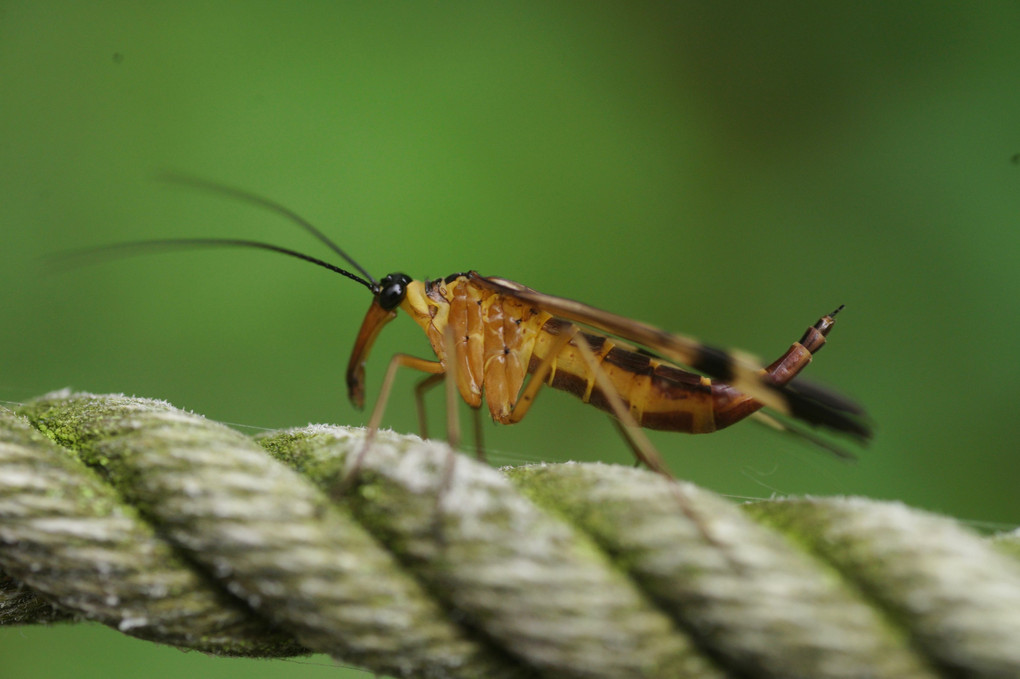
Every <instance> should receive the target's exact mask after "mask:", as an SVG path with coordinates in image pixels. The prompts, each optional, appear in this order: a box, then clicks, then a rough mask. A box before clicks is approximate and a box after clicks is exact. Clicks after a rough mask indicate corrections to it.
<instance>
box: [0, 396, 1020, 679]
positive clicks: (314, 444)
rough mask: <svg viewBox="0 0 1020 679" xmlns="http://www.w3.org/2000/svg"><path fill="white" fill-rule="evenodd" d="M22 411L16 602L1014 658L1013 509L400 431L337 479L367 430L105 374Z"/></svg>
mask: <svg viewBox="0 0 1020 679" xmlns="http://www.w3.org/2000/svg"><path fill="white" fill-rule="evenodd" d="M22 412H23V414H24V415H26V416H27V417H28V419H29V420H31V424H32V426H34V427H35V428H37V429H38V430H40V431H42V432H44V433H46V434H47V435H48V436H49V437H50V438H51V439H53V440H55V441H57V442H58V443H59V444H60V445H59V446H58V445H55V444H53V443H52V442H51V441H50V440H49V439H47V438H45V437H43V436H41V435H39V434H38V433H37V432H35V431H33V429H32V426H29V424H28V423H27V422H26V420H25V419H24V418H22V417H18V416H15V415H13V414H12V413H10V412H9V411H3V410H0V624H7V625H10V624H26V623H28V622H47V621H53V620H59V619H68V618H73V617H85V618H89V619H96V620H100V621H102V622H105V623H106V624H108V625H111V626H114V627H118V628H122V629H124V631H126V632H127V633H129V634H133V635H135V636H140V637H143V638H147V639H153V640H158V641H163V642H164V643H172V644H175V645H181V646H185V647H191V648H202V649H203V650H206V651H209V652H214V653H219V654H235V655H237V654H240V655H256V654H266V655H283V654H287V653H300V652H307V651H319V652H327V653H331V654H332V655H334V657H336V658H338V659H340V660H342V661H343V662H345V663H355V664H359V665H362V666H364V667H366V668H368V669H371V670H373V671H375V672H379V673H386V674H390V675H394V676H399V677H526V676H534V675H536V674H537V675H541V676H546V677H585V678H589V677H591V678H599V677H606V678H610V677H611V678H613V679H617V678H619V677H624V678H626V677H670V678H672V677H723V676H734V677H759V676H760V677H822V678H827V677H939V676H946V677H1020V642H1018V641H1017V640H1020V549H1018V548H1017V545H1018V544H1020V537H1018V534H1012V535H1006V536H999V537H997V538H996V539H995V540H984V539H982V538H980V537H978V536H976V535H974V534H972V533H970V532H969V531H966V530H964V529H962V528H960V527H959V526H958V525H957V524H956V523H955V522H953V521H951V520H948V519H945V518H941V517H936V516H932V515H929V514H926V513H923V512H918V511H915V510H910V509H907V508H905V507H903V506H902V505H898V504H895V503H879V502H870V501H865V500H860V499H844V498H834V499H795V500H786V501H778V502H762V503H756V504H752V505H745V506H743V507H736V506H734V505H733V504H732V503H729V502H727V501H725V500H722V499H721V498H719V497H717V496H715V495H713V494H712V493H710V492H708V491H705V490H702V489H699V488H696V487H694V486H691V485H689V484H680V485H679V486H673V485H671V484H670V482H668V481H666V480H664V479H662V478H661V477H659V476H657V475H654V474H649V473H647V472H644V471H641V470H634V469H629V468H619V467H611V466H607V465H588V464H585V465H579V464H564V465H540V466H529V467H523V468H517V469H509V470H504V472H503V474H500V473H498V472H496V471H495V470H492V469H490V468H488V467H485V466H482V465H479V464H477V463H475V462H474V461H472V460H469V459H467V458H463V457H459V456H452V455H451V454H450V453H449V452H448V449H447V448H446V447H445V446H443V445H441V444H436V443H431V442H422V441H421V440H420V439H418V438H417V437H413V436H398V435H396V434H392V433H388V432H379V433H378V435H377V440H376V442H375V443H374V444H373V446H372V448H371V450H370V451H369V453H368V455H366V457H365V460H364V465H363V468H362V469H361V471H360V473H359V475H358V476H357V478H356V482H355V483H354V484H353V485H352V486H351V487H349V488H346V489H345V494H344V495H343V496H342V497H341V498H340V499H339V500H331V499H330V495H335V494H337V490H338V486H337V482H338V479H340V478H343V475H344V471H345V466H346V465H347V464H348V463H349V461H350V460H351V459H352V457H353V454H352V453H356V451H357V450H359V447H360V445H361V442H362V441H363V436H364V430H351V429H345V428H340V427H323V426H315V427H308V428H304V429H298V430H291V431H288V432H278V433H271V434H268V435H265V436H262V437H259V439H258V440H257V441H252V440H251V439H248V438H247V437H245V436H242V435H240V434H238V433H236V432H233V431H231V430H229V429H226V428H224V427H222V426H221V425H217V424H215V423H211V422H208V421H206V420H204V419H203V418H201V417H198V416H195V415H191V414H188V413H185V412H182V411H179V410H176V409H173V408H172V407H170V406H169V405H167V404H165V403H162V402H159V401H150V400H146V399H129V398H125V397H123V396H93V395H88V394H76V395H72V394H69V393H58V394H52V395H49V396H46V397H43V398H42V399H39V400H37V401H35V402H33V403H30V404H28V405H27V406H25V407H24V408H23V410H22ZM260 446H261V447H260ZM71 451H73V452H71ZM266 451H268V452H269V453H270V454H271V456H270V455H266ZM76 456H77V457H76ZM273 457H275V458H276V459H275V460H274V459H272V458H273ZM79 458H80V459H79ZM83 461H84V463H85V464H83ZM281 462H282V463H283V464H281ZM86 464H87V465H88V467H86V466H85V465H86ZM451 465H452V466H451ZM90 468H91V469H90ZM678 492H679V493H681V494H682V496H683V498H684V500H685V505H686V506H687V507H688V508H689V509H692V510H693V511H694V513H695V514H696V515H697V516H698V517H699V526H695V525H693V524H692V523H691V520H690V519H689V518H688V516H687V515H686V514H685V513H684V512H683V511H681V508H680V507H679V503H678V495H677V493H678ZM51 602H52V603H51Z"/></svg>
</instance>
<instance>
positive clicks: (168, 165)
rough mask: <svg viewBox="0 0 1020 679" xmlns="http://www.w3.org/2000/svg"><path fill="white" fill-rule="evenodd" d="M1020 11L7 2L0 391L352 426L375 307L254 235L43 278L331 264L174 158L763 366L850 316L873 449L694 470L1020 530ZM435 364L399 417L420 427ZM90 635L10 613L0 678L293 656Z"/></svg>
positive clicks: (689, 440)
mask: <svg viewBox="0 0 1020 679" xmlns="http://www.w3.org/2000/svg"><path fill="white" fill-rule="evenodd" d="M1018 21H1020V6H1018V5H1016V4H1015V3H1007V2H987V3H962V4H934V3H923V4H922V3H917V4H912V3H880V2H871V3H849V4H834V3H821V4H818V3H808V2H798V3H786V4H782V5H775V4H770V5H748V4H746V3H736V2H712V3H680V2H671V3H667V2H659V3H656V2H649V3H546V2H534V3H529V2H523V3H443V4H438V5H437V4H434V3H428V4H426V3H415V4H412V3H403V4H399V5H397V4H377V3H333V2H303V3H291V4H281V3H269V2H266V3H257V2H248V3H188V2H185V3H171V4H165V5H153V4H151V3H127V2H109V3H103V4H102V5H97V4H94V3H84V4H83V3H62V2H45V1H42V2H39V1H33V2H23V1H19V0H5V1H3V2H0V102H3V103H2V104H0V229H2V230H0V290H2V292H0V313H2V317H0V318H2V321H0V356H2V359H0V400H3V401H10V402H18V401H21V400H24V399H27V398H30V397H32V396H35V395H39V394H42V393H43V392H45V391H48V390H51V389H54V388H59V387H63V386H67V385H71V386H74V387H76V388H81V389H88V390H91V391H118V392H127V393H133V394H138V395H145V396H155V397H161V398H166V399H168V400H170V401H172V402H173V403H174V404H176V405H178V406H181V407H185V408H191V409H194V410H195V411H197V412H201V413H204V414H206V415H208V416H209V417H211V418H214V419H218V420H224V421H229V422H235V423H241V424H244V425H250V426H253V427H268V428H274V427H285V426H292V425H302V424H305V423H307V422H309V421H319V422H336V423H344V424H357V423H362V422H364V421H365V417H366V416H365V414H364V413H360V412H357V411H354V410H353V409H352V408H351V406H350V405H349V404H348V403H347V402H346V398H345V394H344V387H343V380H342V376H343V370H344V367H345V364H346V358H347V353H348V352H349V350H350V347H351V345H352V342H353V338H354V335H355V333H356V331H357V327H358V324H359V323H360V321H361V317H362V315H363V313H364V311H365V309H366V308H367V306H368V302H369V299H368V296H367V295H366V294H365V291H364V290H362V289H361V288H359V287H358V286H356V285H352V284H350V283H349V282H348V281H345V280H344V279H341V278H338V277H333V278H327V274H326V273H325V272H323V271H322V270H319V269H316V268H314V267H310V266H304V265H299V264H298V263H296V262H293V261H290V260H285V259H283V258H279V257H277V258H274V257H272V256H270V255H267V254H264V253H257V252H226V251H211V252H202V253H187V254H172V255H159V256H151V257H149V256H147V257H139V258H135V259H131V260H124V261H115V262H110V263H106V264H102V265H98V266H93V267H87V268H80V269H72V270H61V271H54V270H53V268H52V267H46V266H45V265H44V263H43V262H42V260H41V259H40V258H41V257H44V256H46V255H48V254H52V253H54V252H57V251H61V250H65V249H73V248H79V247H86V246H91V245H95V244H101V243H109V242H119V241H125V240H132V239H145V238H164V237H173V236H199V235H218V236H226V237H242V238H253V239H260V240H266V241H270V242H274V243H278V244H280V245H284V246H289V247H293V248H297V249H299V250H304V251H307V252H309V253H310V254H315V255H320V256H328V254H329V253H328V252H326V251H324V249H323V248H322V247H321V245H319V244H318V243H316V242H314V241H313V240H311V239H310V238H308V237H307V236H306V235H305V234H302V233H300V232H298V231H297V230H296V229H294V228H293V227H292V226H289V225H287V224H285V223H283V222H281V220H280V219H279V218H278V217H275V216H274V215H272V214H269V213H266V212H264V211H259V210H257V209H254V208H252V207H250V206H245V205H241V204H238V203H235V202H231V201H227V200H222V199H220V198H217V197H215V196H211V195H209V194H207V193H203V192H198V191H192V190H187V189H181V188H178V187H167V186H165V185H162V184H160V183H158V182H155V181H153V177H154V176H155V175H156V174H157V173H158V172H160V171H163V170H168V169H169V170H176V171H181V172H185V173H188V174H192V175H195V176H199V177H206V178H209V179H214V180H219V181H222V182H226V183H229V184H233V185H236V186H239V187H244V188H246V189H249V190H251V191H254V192H257V193H260V194H263V195H266V196H269V197H272V198H274V199H276V200H278V201H281V202H283V203H284V204H286V205H288V206H290V207H292V208H294V209H295V210H297V211H298V212H300V213H301V214H303V215H304V216H306V217H307V218H309V219H310V220H312V221H313V222H315V223H316V224H318V225H320V226H321V227H322V228H323V230H325V231H326V232H327V233H329V234H330V235H331V236H333V237H334V238H335V239H336V240H337V241H338V242H339V243H340V244H341V245H342V246H343V247H344V248H346V249H347V250H348V251H349V252H350V253H352V254H353V255H354V256H355V257H357V258H358V259H359V261H360V262H361V263H362V264H363V265H364V266H366V267H367V268H368V269H369V270H371V271H373V272H375V273H377V275H379V276H381V275H384V274H385V273H388V272H390V271H394V270H397V271H405V272H406V273H408V274H410V275H412V276H414V277H418V278H424V277H433V278H435V277H439V276H444V275H446V274H449V273H451V272H454V271H462V270H465V269H477V270H479V271H480V272H482V273H485V274H492V275H501V276H506V277H509V278H512V279H515V280H519V281H521V282H523V283H525V284H527V285H530V286H531V287H534V288H537V289H539V290H542V291H544V292H549V293H552V294H558V295H562V296H567V297H573V298H576V299H580V300H582V301H585V302H588V303H590V304H594V305H596V306H600V307H603V308H607V309H611V310H614V311H617V312H620V313H624V314H627V315H630V316H633V317H634V318H638V319H641V320H645V321H649V322H652V323H655V324H657V325H660V326H662V327H665V328H668V329H671V330H675V331H680V332H685V333H689V334H693V335H695V336H698V337H702V338H704V339H706V340H710V341H712V342H714V343H719V344H723V345H728V346H736V347H741V348H744V349H747V350H750V351H753V352H755V353H758V354H760V355H762V356H763V357H764V358H766V359H767V360H771V359H772V358H774V357H775V356H776V355H778V354H779V353H780V352H781V351H782V350H783V349H784V348H785V347H786V346H788V344H789V342H790V341H792V340H794V339H796V338H797V337H799V336H800V333H801V332H802V331H803V329H804V327H806V326H807V325H808V324H810V323H812V322H814V321H815V319H817V317H818V316H819V315H821V314H822V313H824V312H827V311H829V310H830V309H832V308H833V307H835V306H836V305H837V304H840V303H846V305H847V308H846V311H845V312H844V313H843V315H842V316H841V317H840V322H839V324H838V325H837V327H836V329H835V330H834V332H833V335H832V337H831V346H830V347H829V348H827V349H826V350H825V351H824V352H823V353H822V354H821V356H820V357H819V360H818V361H817V362H816V363H815V364H814V365H812V366H811V368H810V369H809V371H808V372H809V374H810V375H811V376H812V378H815V379H818V380H820V381H823V382H826V383H828V384H831V385H833V386H837V387H838V388H839V389H841V390H845V391H846V392H848V393H850V394H852V395H854V396H856V397H857V398H859V399H860V400H861V401H862V402H863V403H865V404H866V405H867V406H868V408H869V409H870V411H871V412H872V414H873V416H874V419H875V421H876V423H877V426H878V435H877V437H876V440H875V442H874V444H873V445H872V446H871V447H870V448H868V449H866V450H864V451H862V452H861V455H860V457H861V459H860V461H859V462H858V463H857V464H854V465H846V464H840V463H838V462H836V461H833V460H830V459H828V458H826V457H825V456H824V455H819V454H818V453H817V452H816V451H814V450H812V449H810V448H808V447H805V446H803V445H802V444H801V443H799V442H797V441H796V440H792V439H790V438H787V437H783V436H780V435H776V434H773V433H770V432H768V431H766V430H764V429H762V428H760V427H755V426H752V425H748V426H742V427H738V428H735V429H733V430H731V431H727V432H724V433H721V434H717V435H714V436H711V437H686V436H680V435H668V434H667V435H655V436H654V437H653V438H654V440H655V442H656V443H657V445H658V446H659V447H660V448H661V449H662V451H663V453H664V455H665V456H666V457H667V459H668V460H669V461H670V464H671V465H672V466H673V468H674V470H675V471H676V472H677V474H678V475H680V476H683V477H685V478H689V479H691V480H693V481H695V482H698V483H700V484H702V485H705V486H707V487H709V488H712V489H715V490H717V491H719V492H723V493H729V494H733V495H737V496H756V497H760V496H768V495H770V494H772V493H818V494H827V493H847V494H861V495H867V496H870V497H876V498H897V499H901V500H903V501H905V502H907V503H909V504H911V505H915V506H919V507H925V508H930V509H933V510H937V511H941V512H945V513H948V514H951V515H954V516H958V517H961V518H963V519H968V520H980V521H986V522H998V523H1001V524H1004V525H1007V526H1008V525H1015V524H1016V523H1017V522H1018V521H1020V510H1018V508H1017V504H1016V481H1017V479H1018V478H1020V473H1018V472H1020V469H1018V467H1020V464H1018V459H1017V457H1018V456H1017V450H1016V449H1017V441H1018V430H1020V427H1018V424H1017V422H1018V418H1017V417H1016V415H1015V412H1014V411H1015V399H1016V393H1017V386H1016V384H1017V378H1018V361H1017V360H1016V357H1015V356H1013V354H1012V351H1013V350H1014V349H1015V348H1016V345H1017V341H1016V336H1017V330H1018V324H1017V321H1016V313H1015V305H1016V299H1017V297H1018V292H1020V266H1018V262H1017V255H1018V253H1020V235H1018V234H1020V230H1018V229H1017V226H1016V222H1017V218H1018V216H1020V160H1018V159H1020V155H1018V154H1020V82H1018V79H1020V41H1018V40H1017V39H1016V33H1015V27H1016V26H1017V25H1018ZM397 351H406V352H410V353H417V354H419V355H426V354H427V352H428V347H427V344H426V342H425V340H424V338H423V337H422V336H421V334H420V332H419V331H418V330H417V328H416V327H414V326H413V324H411V323H409V322H407V321H406V319H405V320H404V322H402V323H394V324H392V325H391V326H389V327H388V328H387V330H386V332H385V333H384V334H383V335H382V336H381V338H380V341H379V343H378V345H377V347H376V349H375V351H374V354H373V358H372V361H371V363H370V365H369V372H368V378H369V388H370V394H371V393H372V390H374V389H378V384H379V379H380V377H381V373H382V371H383V369H384V367H385V363H386V360H387V357H388V356H389V355H390V354H392V353H394V352H397ZM415 379H417V377H416V376H413V375H403V376H401V378H400V380H399V381H398V384H397V388H396V390H395V395H394V397H393V400H392V401H391V404H390V410H389V415H388V416H387V420H386V421H387V424H388V425H389V426H392V427H394V428H395V429H398V430H401V431H414V430H415V428H416V424H415V418H414V413H413V408H412V407H411V404H412V401H411V397H410V388H411V385H412V384H413V382H414V380H415ZM440 391H441V390H437V392H436V393H435V394H434V395H433V396H434V398H433V399H431V400H430V405H431V406H432V416H433V418H432V421H433V426H434V427H436V429H437V430H439V429H441V426H442V424H441V423H442V403H441V401H442V395H441V393H439V392H440ZM370 398H371V396H370ZM486 436H487V444H488V447H489V448H490V450H492V451H494V455H493V457H494V458H495V460H496V461H497V462H500V463H516V462H522V461H532V460H563V459H600V460H605V461H619V462H624V463H627V462H628V460H629V455H628V451H627V449H626V447H625V446H624V445H623V443H622V442H620V441H619V440H618V438H617V437H616V434H615V432H614V430H613V428H612V427H611V426H610V424H609V423H608V422H606V421H605V417H604V415H602V414H601V413H599V412H597V411H595V410H593V409H590V408H585V407H583V406H581V405H579V404H578V403H577V402H576V401H574V400H572V399H571V398H570V397H568V396H565V395H562V394H556V393H543V395H542V396H541V398H540V399H539V402H538V404H537V406H536V407H535V408H534V409H533V410H532V411H531V414H529V416H528V418H527V419H526V420H525V421H524V422H523V423H521V424H520V425H517V426H515V427H504V428H497V427H487V428H486ZM87 630H88V628H83V629H82V630H78V629H76V628H72V629H65V630H58V631H55V632H46V631H44V630H39V629H23V630H0V654H2V656H3V657H4V673H5V676H7V677H30V676H48V677H65V676H66V677H70V676H74V677H79V678H84V677H87V676H110V675H111V674H113V675H117V674H125V668H128V667H133V666H135V665H136V664H137V665H138V666H141V665H143V664H144V665H145V666H146V673H147V675H148V676H152V677H155V676H167V677H169V676H176V674H175V673H176V672H182V673H187V672H194V671H199V672H201V673H202V674H203V676H209V677H213V676H216V677H220V676H223V677H225V676H230V675H231V673H236V674H240V673H241V672H242V671H243V672H244V674H245V676H248V677H252V676H267V677H268V676H275V673H279V674H283V673H286V674H287V675H288V676H296V673H297V672H298V671H299V667H298V666H296V665H294V664H291V663H254V664H249V663H241V661H224V660H215V659H206V658H203V657H202V656H197V655H195V654H190V655H187V656H184V655H182V654H175V653H172V652H171V653H168V652H167V651H166V650H163V649H156V648H154V647H152V646H149V645H146V644H143V643H141V642H135V641H130V640H126V639H121V638H119V637H118V636H117V635H116V634H115V633H113V632H110V633H102V630H94V631H87ZM96 645H102V646H101V648H102V649H106V648H108V649H110V650H109V651H104V652H96ZM85 647H87V648H85ZM54 648H61V649H66V652H59V653H54V652H53V649H54ZM86 651H88V652H89V653H90V654H91V655H90V656H89V661H88V662H83V661H82V658H83V657H84V656H83V654H84V653H86ZM156 658H158V660H157V659H156ZM324 662H325V663H327V664H328V663H329V661H328V660H326V661H324ZM178 665H179V667H178ZM196 667H200V669H196ZM156 670H158V672H156V673H155V674H154V673H153V672H155V671H156ZM321 670H322V668H321V667H315V668H314V669H309V670H308V674H311V673H313V672H321ZM93 672H94V674H91V673H93ZM160 672H161V673H160ZM330 672H331V674H330V676H336V674H337V673H336V672H333V671H330ZM302 676H304V674H302ZM358 676H362V675H360V674H359V675H358Z"/></svg>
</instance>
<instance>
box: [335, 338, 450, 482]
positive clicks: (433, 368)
mask: <svg viewBox="0 0 1020 679" xmlns="http://www.w3.org/2000/svg"><path fill="white" fill-rule="evenodd" d="M400 367H405V368H414V369H415V370H420V371H422V372H426V373H432V374H433V375H437V374H438V375H441V374H442V373H443V370H444V368H443V364H442V363H440V362H439V361H429V360H426V359H424V358H418V357H417V356H410V355H408V354H394V355H393V358H391V359H390V364H389V366H388V367H387V368H386V376H385V377H383V382H382V387H381V388H380V389H379V398H378V399H377V400H376V402H375V407H374V408H372V416H371V417H370V418H369V420H368V427H367V429H368V431H367V432H366V433H365V439H364V441H362V443H361V450H359V451H358V454H357V456H356V457H355V458H354V462H353V463H352V464H351V466H350V467H349V468H348V469H347V472H346V473H345V474H344V478H343V480H342V481H341V482H340V484H339V485H338V487H337V493H338V494H342V493H343V491H345V490H346V489H347V488H350V486H351V484H352V483H353V482H354V479H355V478H357V476H358V471H359V470H360V469H361V463H362V461H363V460H364V459H365V454H366V453H367V452H368V449H369V448H371V447H372V440H373V439H374V438H375V433H376V432H377V431H378V430H379V424H380V423H381V422H382V418H383V413H385V412H386V402H387V401H388V400H389V398H390V391H392V390H393V380H394V378H395V377H396V375H397V368H400Z"/></svg>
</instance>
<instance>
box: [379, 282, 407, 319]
mask: <svg viewBox="0 0 1020 679" xmlns="http://www.w3.org/2000/svg"><path fill="white" fill-rule="evenodd" d="M410 282H411V277H410V276H408V275H406V274H402V273H391V274H390V275H388V276H386V278H384V279H382V281H380V282H379V306H381V307H382V308H383V309H386V311H392V310H394V309H396V308H397V307H398V306H400V303H401V302H403V301H404V297H406V296H407V286H408V284H409V283H410Z"/></svg>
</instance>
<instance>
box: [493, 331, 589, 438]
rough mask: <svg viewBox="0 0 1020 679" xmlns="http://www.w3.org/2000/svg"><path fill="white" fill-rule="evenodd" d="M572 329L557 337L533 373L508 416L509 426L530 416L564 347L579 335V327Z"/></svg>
mask: <svg viewBox="0 0 1020 679" xmlns="http://www.w3.org/2000/svg"><path fill="white" fill-rule="evenodd" d="M571 327H572V328H573V330H571V331H569V332H567V331H564V332H561V333H560V334H559V335H557V337H556V341H555V342H553V344H552V346H550V347H549V352H548V353H547V354H546V355H545V357H544V358H543V359H542V361H541V362H540V363H539V364H538V366H537V367H536V368H535V370H534V372H532V373H531V379H529V380H528V384H527V385H526V386H525V387H524V391H522V392H521V395H520V397H519V398H518V399H517V403H515V404H514V407H513V410H511V411H510V415H508V416H507V424H516V423H518V422H520V421H521V420H523V419H524V416H525V415H527V414H528V410H529V409H530V408H531V405H532V404H533V403H534V402H535V395H536V394H537V393H538V390H539V389H541V388H542V385H543V384H545V381H546V379H547V378H548V377H549V372H550V371H551V370H552V366H553V364H554V363H555V362H556V357H557V356H559V353H560V351H561V350H562V349H563V347H565V346H567V344H568V343H569V342H570V340H571V339H573V337H574V335H575V334H577V326H571Z"/></svg>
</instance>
